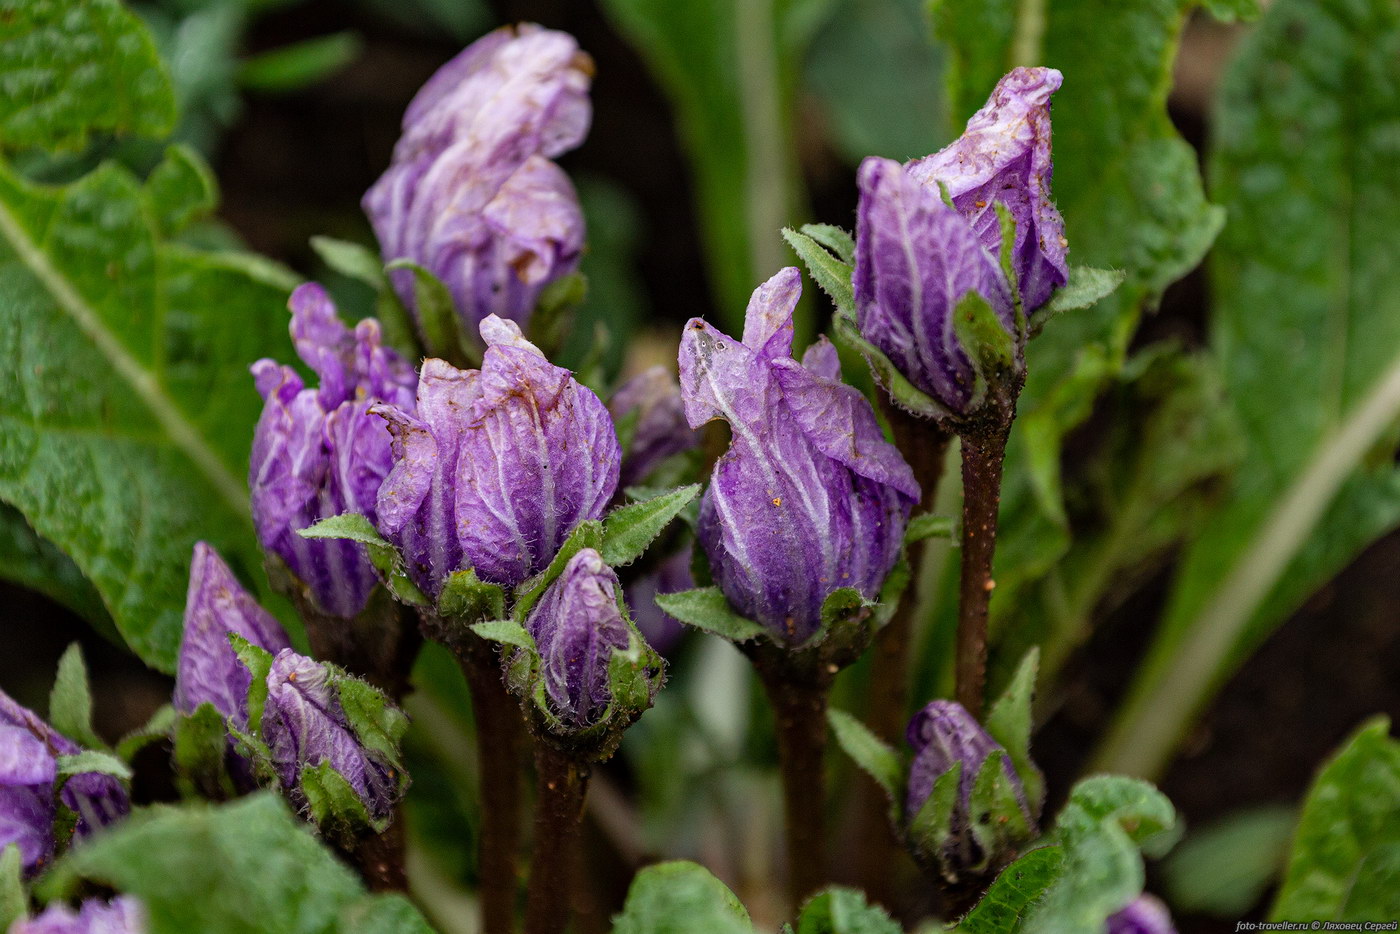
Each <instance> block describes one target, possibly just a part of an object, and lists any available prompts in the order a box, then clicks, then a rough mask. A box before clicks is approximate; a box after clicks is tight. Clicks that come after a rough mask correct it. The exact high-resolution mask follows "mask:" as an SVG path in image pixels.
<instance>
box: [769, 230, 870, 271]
mask: <svg viewBox="0 0 1400 934" xmlns="http://www.w3.org/2000/svg"><path fill="white" fill-rule="evenodd" d="M783 229H784V231H787V230H790V229H791V228H787V227H785V228H783ZM801 234H802V235H804V236H807V237H810V238H811V239H813V240H815V241H817V242H818V243H820V244H821V245H822V246H824V247H826V248H827V249H828V250H830V251H831V252H832V253H835V254H836V258H837V259H839V260H840V261H841V262H843V263H845V264H846V265H847V266H854V265H855V261H856V238H855V237H853V236H852V235H851V232H850V231H849V230H847V229H846V228H844V227H837V226H836V225H835V224H803V225H802V230H801ZM783 238H784V239H787V234H786V232H785V233H784V234H783Z"/></svg>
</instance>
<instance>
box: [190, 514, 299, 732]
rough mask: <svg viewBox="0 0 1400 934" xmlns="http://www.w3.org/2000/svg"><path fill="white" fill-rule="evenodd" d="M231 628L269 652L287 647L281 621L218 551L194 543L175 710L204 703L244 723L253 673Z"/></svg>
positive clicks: (244, 724) (193, 709)
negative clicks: (241, 658)
mask: <svg viewBox="0 0 1400 934" xmlns="http://www.w3.org/2000/svg"><path fill="white" fill-rule="evenodd" d="M231 632H232V633H237V634H238V635H240V636H242V637H243V638H245V639H247V640H248V641H249V642H251V643H252V644H253V645H256V646H258V647H259V648H262V649H266V650H267V651H269V652H273V653H276V652H278V651H280V650H281V649H284V648H287V647H288V645H290V643H289V642H288V640H287V634H286V632H285V631H284V630H283V629H282V625H281V624H280V623H278V622H277V620H276V618H274V617H273V615H272V614H271V613H269V612H267V611H266V610H264V609H263V608H262V607H261V606H260V605H259V604H258V602H257V600H255V599H254V598H253V595H252V594H250V593H248V591H246V590H244V589H243V586H242V585H241V584H239V583H238V580H237V578H235V577H234V576H233V572H232V571H230V570H229V567H228V565H227V564H225V563H224V561H223V559H222V558H220V557H219V554H218V552H216V551H215V550H214V549H213V548H211V547H209V546H208V545H207V544H205V543H204V542H196V543H195V546H194V558H193V560H192V561H191V562H190V584H189V590H188V592H187V594H186V597H185V625H184V635H183V637H182V638H181V640H180V660H179V664H178V667H177V669H176V673H175V693H174V696H173V700H174V703H175V708H176V709H177V710H179V711H181V712H182V713H187V714H190V713H194V711H195V708H197V707H198V706H199V705H200V704H203V703H206V702H207V703H210V704H213V705H214V708H215V709H216V710H218V711H219V713H221V714H223V715H224V716H225V717H231V718H233V720H234V721H235V722H237V723H238V724H239V725H240V726H244V727H246V726H247V723H246V717H247V704H248V685H249V683H250V682H251V681H252V676H251V675H250V674H249V673H248V669H247V668H246V667H245V666H244V665H243V663H242V662H240V661H239V660H238V655H237V653H235V652H234V650H233V646H232V645H230V644H229V640H228V634H229V633H231Z"/></svg>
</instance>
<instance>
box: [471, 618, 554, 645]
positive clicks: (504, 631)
mask: <svg viewBox="0 0 1400 934" xmlns="http://www.w3.org/2000/svg"><path fill="white" fill-rule="evenodd" d="M472 632H474V633H476V634H477V635H478V636H480V637H481V638H483V639H485V640H487V641H488V642H500V643H501V644H503V645H514V646H518V647H520V648H522V649H526V650H528V651H531V652H537V651H538V647H537V646H536V645H535V638H534V637H533V636H531V635H530V633H529V632H528V631H527V630H526V629H525V627H524V626H522V625H520V624H519V623H517V622H516V621H515V620H513V619H493V620H490V621H488V622H485V623H477V624H476V625H474V626H472Z"/></svg>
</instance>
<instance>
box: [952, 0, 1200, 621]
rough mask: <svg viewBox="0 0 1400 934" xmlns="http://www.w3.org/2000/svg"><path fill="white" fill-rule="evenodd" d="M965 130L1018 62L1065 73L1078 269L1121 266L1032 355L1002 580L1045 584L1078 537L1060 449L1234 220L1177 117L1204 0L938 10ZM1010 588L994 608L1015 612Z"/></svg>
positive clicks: (970, 4) (1061, 186)
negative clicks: (1182, 49) (1189, 22)
mask: <svg viewBox="0 0 1400 934" xmlns="http://www.w3.org/2000/svg"><path fill="white" fill-rule="evenodd" d="M931 6H932V12H933V17H934V23H935V29H936V31H937V33H938V35H939V36H940V37H942V38H943V39H944V40H945V41H946V42H947V44H948V45H949V49H950V51H949V55H950V67H949V69H948V83H949V94H950V100H951V110H952V114H953V117H954V119H955V120H957V121H962V120H965V119H966V118H967V117H968V116H970V115H971V114H972V113H973V111H975V110H976V109H977V108H978V107H980V106H981V105H982V104H983V102H984V101H985V100H986V99H987V97H988V95H989V94H990V93H991V91H992V88H993V87H994V86H995V84H996V82H997V80H998V79H999V78H1001V76H1002V75H1003V74H1004V73H1005V72H1007V71H1008V70H1010V68H1011V67H1012V66H1013V65H1018V64H1021V65H1047V66H1052V67H1055V68H1058V69H1060V71H1062V72H1063V73H1064V85H1063V87H1062V88H1061V89H1060V91H1059V92H1058V93H1057V94H1056V95H1055V100H1054V109H1053V121H1054V155H1055V177H1054V194H1055V199H1056V201H1057V203H1058V205H1059V207H1060V210H1061V212H1062V213H1063V214H1064V217H1065V225H1066V226H1065V229H1066V236H1067V238H1068V240H1069V244H1070V250H1071V256H1072V259H1073V262H1074V263H1075V264H1076V265H1087V266H1093V267H1099V268H1103V269H1116V270H1121V271H1122V272H1123V273H1124V274H1125V280H1124V283H1123V285H1122V286H1121V287H1120V288H1119V289H1118V290H1117V291H1116V292H1115V293H1114V294H1112V295H1110V296H1109V297H1108V298H1106V299H1104V300H1103V301H1100V302H1099V303H1098V304H1097V305H1095V306H1094V307H1092V308H1088V309H1082V310H1076V311H1072V312H1069V313H1066V314H1064V315H1061V316H1059V317H1058V318H1056V319H1055V320H1054V321H1051V322H1050V323H1049V324H1048V326H1047V327H1046V328H1045V330H1044V332H1043V333H1042V334H1041V335H1040V336H1039V337H1038V338H1036V339H1035V340H1033V341H1031V343H1030V345H1029V347H1028V348H1027V351H1026V365H1027V384H1026V388H1025V391H1024V392H1023V394H1022V396H1021V400H1020V404H1019V406H1018V410H1019V417H1018V421H1017V425H1016V428H1015V430H1014V431H1013V432H1012V437H1011V443H1010V449H1009V451H1008V461H1007V469H1006V481H1005V487H1004V490H1003V511H1002V514H1003V517H1004V520H1003V523H1002V531H1001V535H1000V538H1001V542H1002V547H1001V548H999V549H998V562H997V564H998V566H997V579H998V581H999V582H1001V581H1003V580H1007V581H1008V582H1009V581H1010V580H1011V579H1012V578H1013V577H1015V576H1028V577H1031V578H1035V577H1038V576H1040V575H1042V574H1044V573H1045V572H1046V571H1048V570H1049V569H1050V568H1051V567H1052V566H1053V565H1054V563H1055V562H1056V560H1057V559H1058V558H1059V557H1060V555H1061V554H1063V552H1064V550H1065V549H1066V548H1067V547H1068V545H1069V542H1070V537H1071V536H1070V528H1069V522H1068V519H1067V517H1066V515H1065V507H1064V495H1063V493H1062V490H1061V477H1060V457H1061V445H1062V442H1063V439H1064V436H1065V435H1066V433H1067V432H1069V431H1070V430H1071V429H1073V428H1074V427H1075V426H1076V425H1078V424H1079V423H1081V422H1082V421H1083V420H1084V419H1086V418H1087V417H1088V416H1089V413H1090V411H1091V410H1092V403H1093V399H1094V397H1095V396H1096V395H1097V394H1099V393H1100V392H1102V391H1103V389H1104V388H1105V387H1107V386H1108V385H1109V384H1110V383H1111V382H1112V381H1113V380H1114V379H1115V378H1116V377H1117V376H1118V375H1119V374H1120V372H1121V370H1122V368H1123V365H1124V359H1125V354H1126V351H1127V348H1128V344H1129V341H1130V340H1131V338H1132V335H1133V333H1134V331H1135V329H1136V327H1137V322H1138V319H1139V316H1140V314H1141V310H1142V309H1143V308H1144V307H1146V306H1149V305H1151V304H1152V303H1153V302H1155V300H1156V299H1157V297H1158V296H1160V294H1161V292H1162V290H1163V289H1165V288H1166V287H1167V285H1169V284H1170V283H1171V282H1173V281H1175V280H1176V279H1178V278H1180V277H1181V276H1182V275H1184V274H1185V273H1186V272H1188V271H1189V270H1191V269H1192V268H1193V267H1194V266H1196V265H1197V264H1198V263H1199V262H1200V261H1201V258H1202V257H1203V256H1204V255H1205V252H1206V250H1207V249H1208V248H1209V246H1210V244H1211V242H1212V240H1213V239H1214V237H1215V235H1216V233H1217V232H1218V231H1219V230H1220V227H1221V224H1222V223H1223V221H1224V212H1223V211H1221V210H1220V209H1219V208H1217V207H1213V206H1211V205H1210V204H1208V203H1207V202H1206V199H1205V195H1204V191H1203V186H1202V182H1201V178H1200V173H1199V171H1198V170H1197V167H1196V157H1195V153H1194V152H1193V151H1192V150H1191V147H1190V146H1188V145H1187V144H1186V142H1185V141H1184V140H1183V139H1182V138H1181V137H1180V136H1179V135H1178V134H1177V132H1176V130H1175V129H1174V128H1173V127H1172V124H1171V121H1170V120H1169V119H1168V116H1167V109H1166V99H1167V92H1168V90H1169V89H1170V86H1171V76H1172V65H1173V60H1174V58H1175V56H1176V49H1177V43H1178V39H1179V37H1180V33H1181V29H1182V26H1183V24H1184V23H1185V20H1186V17H1187V15H1188V14H1189V13H1190V12H1191V10H1192V8H1193V7H1195V6H1196V2H1195V0H1120V2H1115V3H1103V2H1101V0H1056V2H1055V3H1023V2H1021V0H990V2H987V0H932V4H931ZM1013 596H1014V588H1007V589H1002V588H1001V587H998V590H997V593H996V595H995V597H994V599H993V613H994V614H997V615H1006V614H1008V613H1010V612H1014V609H1015V601H1014V600H1013Z"/></svg>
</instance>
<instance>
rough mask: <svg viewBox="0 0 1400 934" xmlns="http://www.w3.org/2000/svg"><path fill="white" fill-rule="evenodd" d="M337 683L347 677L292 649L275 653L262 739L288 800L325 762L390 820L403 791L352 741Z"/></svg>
mask: <svg viewBox="0 0 1400 934" xmlns="http://www.w3.org/2000/svg"><path fill="white" fill-rule="evenodd" d="M339 677H346V676H345V675H343V674H340V673H339V672H336V671H334V670H333V669H331V668H329V667H327V666H326V665H324V664H322V663H320V662H316V661H314V660H312V659H309V658H307V657H306V656H304V655H298V654H297V653H296V652H294V651H292V650H291V649H283V650H282V651H280V652H278V653H277V656H276V658H274V659H273V660H272V668H271V669H270V670H269V671H268V675H267V703H266V706H264V708H263V716H262V739H263V741H264V742H265V743H267V746H268V749H269V750H270V751H271V754H272V764H273V767H274V768H275V769H276V771H277V774H278V777H279V778H280V779H281V782H282V786H283V787H284V788H285V789H287V790H288V791H290V792H292V794H293V797H297V796H299V794H300V792H299V787H300V781H301V777H302V770H303V769H305V768H308V767H316V766H319V765H321V764H322V763H324V762H329V763H330V766H331V768H332V769H334V770H335V772H337V773H338V774H339V775H340V776H341V777H342V778H344V779H345V780H346V782H348V783H349V785H350V787H351V788H352V789H354V792H355V795H356V796H357V797H358V798H359V799H360V801H361V802H362V803H363V804H364V806H365V810H366V811H368V813H369V815H370V817H371V818H372V819H375V820H378V819H381V818H384V817H387V816H388V815H389V814H390V812H391V811H392V810H393V807H394V804H395V803H397V802H398V800H399V798H400V797H401V796H402V792H403V787H402V784H401V782H400V781H399V776H398V775H397V774H396V771H395V769H394V768H393V766H392V765H391V764H390V763H388V762H387V761H385V758H384V756H383V754H382V753H381V752H379V751H377V750H375V749H371V748H369V747H367V746H366V745H365V744H364V743H363V742H362V741H361V739H360V737H359V736H358V735H356V732H355V730H354V728H353V726H352V725H351V723H350V721H349V719H348V718H347V717H346V714H345V710H344V708H343V707H342V705H341V702H340V696H339V692H338V689H337V685H336V681H335V679H336V678H339Z"/></svg>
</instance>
